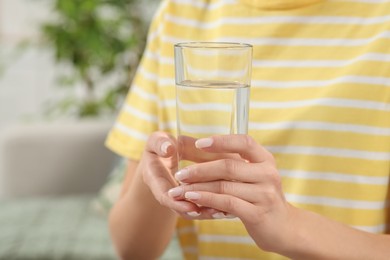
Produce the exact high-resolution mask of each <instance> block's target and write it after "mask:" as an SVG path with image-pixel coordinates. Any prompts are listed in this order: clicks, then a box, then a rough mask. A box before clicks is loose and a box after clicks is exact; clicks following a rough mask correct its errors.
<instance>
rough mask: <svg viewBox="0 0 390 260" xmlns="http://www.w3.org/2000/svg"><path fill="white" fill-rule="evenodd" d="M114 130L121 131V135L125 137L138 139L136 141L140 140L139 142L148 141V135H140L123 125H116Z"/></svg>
mask: <svg viewBox="0 0 390 260" xmlns="http://www.w3.org/2000/svg"><path fill="white" fill-rule="evenodd" d="M114 127H115V128H116V129H118V130H119V131H121V132H122V133H124V134H126V135H129V136H131V137H133V138H135V139H138V140H141V141H146V140H148V135H146V134H144V133H141V132H138V131H136V130H134V129H131V128H128V127H126V126H124V125H123V124H121V123H116V124H115V126H114Z"/></svg>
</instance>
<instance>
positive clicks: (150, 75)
mask: <svg viewBox="0 0 390 260" xmlns="http://www.w3.org/2000/svg"><path fill="white" fill-rule="evenodd" d="M138 73H139V74H141V75H142V76H143V77H144V78H146V79H147V80H150V81H153V82H157V81H158V75H157V74H155V73H152V72H149V71H147V70H146V69H145V68H143V67H140V69H139V70H138Z"/></svg>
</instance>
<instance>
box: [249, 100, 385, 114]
mask: <svg viewBox="0 0 390 260" xmlns="http://www.w3.org/2000/svg"><path fill="white" fill-rule="evenodd" d="M309 106H317V107H318V106H326V107H343V108H357V109H372V110H379V111H390V104H388V103H382V102H375V101H366V100H351V99H344V98H318V99H309V100H298V101H282V102H267V101H251V103H250V108H251V109H285V108H298V107H309Z"/></svg>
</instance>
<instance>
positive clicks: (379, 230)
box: [352, 224, 387, 234]
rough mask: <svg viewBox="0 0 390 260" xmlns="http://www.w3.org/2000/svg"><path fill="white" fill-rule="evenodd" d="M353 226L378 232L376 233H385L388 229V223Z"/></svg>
mask: <svg viewBox="0 0 390 260" xmlns="http://www.w3.org/2000/svg"><path fill="white" fill-rule="evenodd" d="M352 227H353V228H356V229H360V230H363V231H366V232H370V233H376V234H380V233H384V232H385V231H386V229H387V225H386V224H382V225H377V226H352Z"/></svg>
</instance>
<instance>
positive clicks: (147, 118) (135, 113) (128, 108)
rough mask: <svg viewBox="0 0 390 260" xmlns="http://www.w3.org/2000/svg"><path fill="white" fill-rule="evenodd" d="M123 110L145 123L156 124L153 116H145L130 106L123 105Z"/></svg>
mask: <svg viewBox="0 0 390 260" xmlns="http://www.w3.org/2000/svg"><path fill="white" fill-rule="evenodd" d="M123 110H124V111H125V112H126V113H129V114H131V115H133V116H135V117H138V118H140V119H143V120H145V121H149V122H153V123H157V116H154V115H151V114H147V113H145V112H142V111H140V110H138V109H136V108H134V107H132V106H129V105H128V104H125V105H124V107H123Z"/></svg>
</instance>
